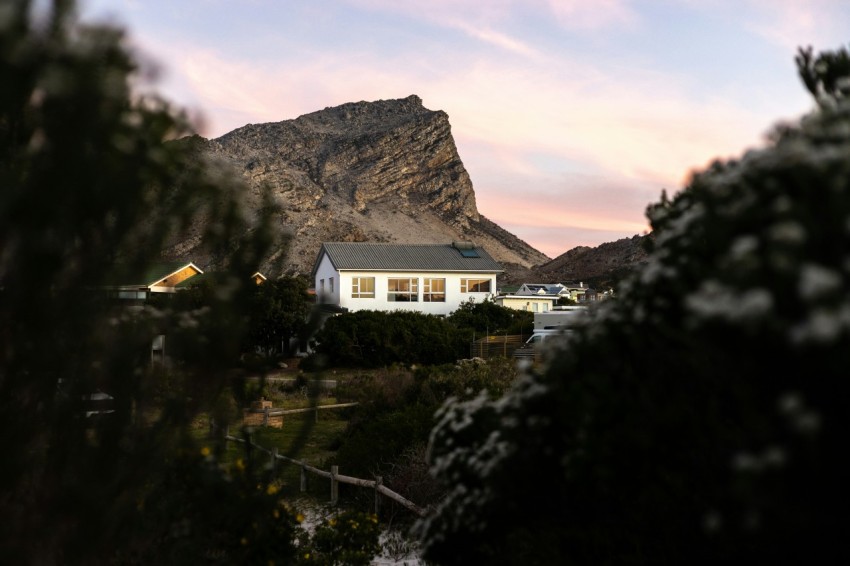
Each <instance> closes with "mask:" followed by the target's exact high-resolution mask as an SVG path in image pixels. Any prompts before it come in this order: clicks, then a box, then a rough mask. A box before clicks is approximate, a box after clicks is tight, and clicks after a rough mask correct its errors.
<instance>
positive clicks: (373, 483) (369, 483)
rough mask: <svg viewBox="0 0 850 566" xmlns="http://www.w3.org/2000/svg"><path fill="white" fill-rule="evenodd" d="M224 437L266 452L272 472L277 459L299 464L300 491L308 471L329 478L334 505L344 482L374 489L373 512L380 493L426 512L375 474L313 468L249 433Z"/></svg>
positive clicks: (378, 502)
mask: <svg viewBox="0 0 850 566" xmlns="http://www.w3.org/2000/svg"><path fill="white" fill-rule="evenodd" d="M326 406H329V405H326ZM309 410H312V408H311V409H309ZM298 411H302V410H301V409H298ZM302 412H303V411H302ZM224 439H225V440H229V441H232V442H241V443H243V444H245V443H246V442H247V443H248V444H250V446H251V447H253V448H255V449H256V450H259V451H261V452H265V453H266V454H268V455H269V457H270V458H271V467H272V472H274V471H275V470H276V469H277V464H278V461H283V462H287V463H289V464H295V465H296V466H300V467H301V491H302V492H304V491H307V474H308V473H311V474H314V475H317V476H319V477H323V478H325V479H329V480H330V481H331V503H332V504H333V505H336V504H337V502H338V501H339V484H340V483H345V484H349V485H356V486H359V487H366V488H370V489H374V490H375V514H377V513H378V511H380V507H381V497H380V496H381V495H383V496H384V497H387V498H389V499H392V500H393V501H395V502H396V503H399V504H400V505H402V506H403V507H405V508H407V509H409V510H410V511H413V512H414V513H416V514H417V515H419V516H420V517H424V516H425V514H426V513H427V510H426V509H423V508H421V507H419V506H418V505H416V504H415V503H413V502H412V501H410V500H408V499H406V498H404V497H403V496H402V495H399V494H398V493H396V492H394V491H393V490H391V489H389V488H388V487H386V486H384V484H383V479H382V478H381V476H375V479H374V480H364V479H360V478H355V477H351V476H344V475H342V474H340V473H339V467H338V466H331V469H330V471H324V470H320V469H319V468H315V467H313V466H311V465H309V464H307V463H306V462H302V461H301V460H295V459H294V458H289V457H287V456H284V455H283V454H279V453H278V449H277V447H276V446H275V447H273V448H271V449H269V448H265V447H263V446H260V445H259V444H255V443H254V441H253V439H252V438H251V436H250V435H249V436H248V439H245V438H239V437H237V436H232V435H230V434H229V433H225V435H224Z"/></svg>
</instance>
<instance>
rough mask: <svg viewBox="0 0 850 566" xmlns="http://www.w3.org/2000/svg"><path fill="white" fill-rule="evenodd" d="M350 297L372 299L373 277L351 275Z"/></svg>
mask: <svg viewBox="0 0 850 566" xmlns="http://www.w3.org/2000/svg"><path fill="white" fill-rule="evenodd" d="M351 298H352V299H374V298H375V278H374V277H352V278H351Z"/></svg>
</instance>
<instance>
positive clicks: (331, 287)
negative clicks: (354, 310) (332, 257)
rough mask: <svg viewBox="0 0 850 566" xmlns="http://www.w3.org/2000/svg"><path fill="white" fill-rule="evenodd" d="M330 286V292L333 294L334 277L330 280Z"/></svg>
mask: <svg viewBox="0 0 850 566" xmlns="http://www.w3.org/2000/svg"><path fill="white" fill-rule="evenodd" d="M328 286H329V287H330V292H331V293H333V292H334V278H333V277H331V278H330V279H328Z"/></svg>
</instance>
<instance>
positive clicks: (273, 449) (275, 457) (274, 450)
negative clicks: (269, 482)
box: [271, 446, 277, 474]
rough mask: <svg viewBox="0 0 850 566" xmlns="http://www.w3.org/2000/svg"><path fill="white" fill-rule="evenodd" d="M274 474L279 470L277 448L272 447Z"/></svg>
mask: <svg viewBox="0 0 850 566" xmlns="http://www.w3.org/2000/svg"><path fill="white" fill-rule="evenodd" d="M271 457H272V474H274V472H275V470H276V469H277V446H272V456H271Z"/></svg>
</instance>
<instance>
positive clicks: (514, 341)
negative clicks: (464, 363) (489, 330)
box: [469, 334, 528, 359]
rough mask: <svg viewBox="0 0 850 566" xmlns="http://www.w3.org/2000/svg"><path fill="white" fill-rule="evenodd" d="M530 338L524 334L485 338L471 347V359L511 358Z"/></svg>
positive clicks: (473, 343) (476, 341)
mask: <svg viewBox="0 0 850 566" xmlns="http://www.w3.org/2000/svg"><path fill="white" fill-rule="evenodd" d="M527 339H528V336H525V335H522V334H503V335H501V336H499V335H496V336H485V337H484V338H480V339H478V340H475V341H473V342H472V343H470V345H469V356H470V357H471V358H484V359H490V358H510V357H511V356H513V355H514V352H515V351H516V350H517V349H519V348H520V347H522V345H523V344H525V341H526V340H527Z"/></svg>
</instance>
